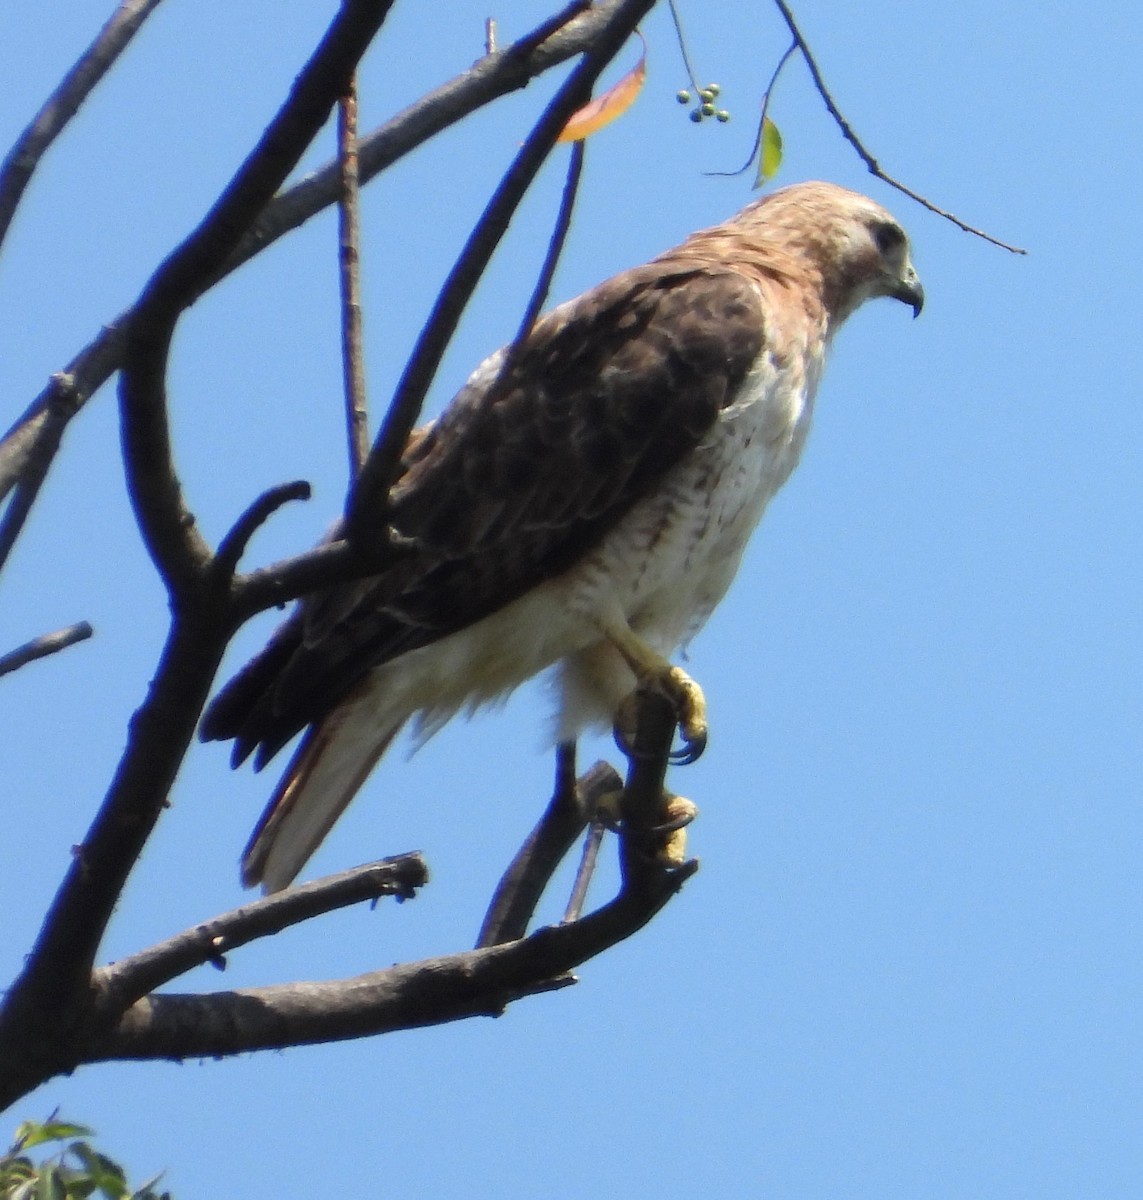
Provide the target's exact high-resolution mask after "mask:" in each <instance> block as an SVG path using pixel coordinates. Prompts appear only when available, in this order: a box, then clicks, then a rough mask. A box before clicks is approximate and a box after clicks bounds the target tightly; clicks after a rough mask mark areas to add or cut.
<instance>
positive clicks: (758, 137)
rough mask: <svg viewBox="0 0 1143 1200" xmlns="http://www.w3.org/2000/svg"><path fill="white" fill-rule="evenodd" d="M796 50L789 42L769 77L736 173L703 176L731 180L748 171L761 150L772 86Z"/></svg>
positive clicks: (795, 43)
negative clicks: (747, 152) (751, 141)
mask: <svg viewBox="0 0 1143 1200" xmlns="http://www.w3.org/2000/svg"><path fill="white" fill-rule="evenodd" d="M797 49H798V43H797V42H796V41H793V42H791V43H790V46H789V49H787V51H786V53H785V54H783V55H782V57H781V58H780V59H778V65H777V66H776V67H775V68H774V74H773V75H771V76H770V82H769V83H768V84H767V85H766V90H765V92H763V93H762V115H761V116H760V117H759V118H758V132H757V133H756V134H755V135H754V145H753V146H751V148H750V155H749V157H748V158H747V159H746V161H745V162H744V163H743V164H742V166H740V167H739V168H738V170H737V171H704V172H703V174H704V175H711V176H721V177H722V178H733V177H734V176H735V175H743V174H745V173H746V172H747V171H749V170H750V166H751V164H752V163H753V162H754V159H755V157H756V156H757V154H758V151H759V150H760V149H761V148H762V135H763V134H764V133H765V132H766V118H767V117H768V116H769V114H770V97H771V96H772V95H773V94H774V85H775V84H776V83H777V82H778V76H779V75H781V74H782V68H783V67H784V66H785V65H786V63H788V62H789V61H790V59H791V58H792V57H793V55H794V53H795V51H797Z"/></svg>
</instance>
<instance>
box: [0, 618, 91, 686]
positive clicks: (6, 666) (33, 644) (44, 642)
mask: <svg viewBox="0 0 1143 1200" xmlns="http://www.w3.org/2000/svg"><path fill="white" fill-rule="evenodd" d="M92 633H94V630H93V629H92V628H91V626H90V625H89V624H88V622H87V621H77V622H76V624H74V625H69V626H68V627H67V628H66V629H58V630H56V632H55V633H45V634H42V635H41V636H40V637H38V638H33V639H32V640H31V641H30V642H25V643H24V645H22V646H19V647H17V648H16V649H15V650H11V651H9V652H8V653H7V654H5V655H3V656H0V675H9V674H11V672H13V671H18V670H19V669H20V668H21V667H24V666H27V665H28V663H30V662H35V661H36V659H38V658H47V657H48V655H49V654H58V653H59V652H60V651H61V650H66V649H67V648H68V647H69V646H74V645H75V644H76V642H82V641H85V640H86V639H87V638H89V637H91V635H92Z"/></svg>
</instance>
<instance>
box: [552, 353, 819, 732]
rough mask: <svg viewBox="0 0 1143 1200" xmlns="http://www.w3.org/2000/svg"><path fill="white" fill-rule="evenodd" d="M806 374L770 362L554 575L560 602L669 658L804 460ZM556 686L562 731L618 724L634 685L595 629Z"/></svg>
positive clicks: (703, 616)
mask: <svg viewBox="0 0 1143 1200" xmlns="http://www.w3.org/2000/svg"><path fill="white" fill-rule="evenodd" d="M805 382H806V381H805V379H804V377H803V376H801V374H800V373H798V374H797V375H796V376H795V375H794V373H793V372H782V371H778V370H776V369H775V367H774V365H773V363H772V362H770V361H768V360H765V359H764V360H763V361H762V362H761V363H760V364H759V366H758V367H757V368H756V369H755V371H754V372H753V373H752V375H751V376H750V377H748V379H747V380H746V381H745V383H744V385H743V388H742V391H741V394H740V397H739V399H738V400H737V401H736V402H735V404H734V405H733V406H732V407H730V408H728V409H727V410H726V411H724V412H723V414H722V415H721V416H720V418H719V420H718V422H717V424H716V425H715V426H714V428H713V429H712V430H711V431H710V433H709V434H708V435H707V437H706V439H705V440H704V442H703V443H702V445H701V446H700V447H699V448H698V450H697V451H696V452H695V453H694V454H693V455H691V456H690V457H688V458H687V459H686V460H685V461H684V462H683V463H681V464H679V466H677V467H676V468H675V469H674V470H673V471H672V472H671V473H670V474H669V475H668V476H667V477H666V479H665V480H664V482H663V485H662V487H660V488H659V489H658V490H657V491H656V492H655V494H654V495H653V496H651V497H648V498H647V499H646V500H644V501H642V502H641V503H640V504H638V505H637V506H636V507H635V508H634V509H633V510H632V511H631V512H630V513H628V514H627V516H626V517H625V518H624V519H623V521H621V522H620V523H619V525H618V526H617V527H616V528H615V530H614V531H613V532H612V533H610V534H608V536H607V537H606V538H605V539H604V542H603V543H602V545H601V546H600V547H599V548H598V549H597V550H596V551H595V552H594V553H593V554H592V555H590V556H589V557H588V558H587V559H585V560H584V561H583V562H582V563H579V564H577V565H576V566H575V567H574V568H573V569H572V570H571V571H569V572H568V573H567V574H566V575H565V576H564V577H563V578H561V579H559V580H556V581H554V585H555V586H556V587H558V588H559V589H560V591H561V593H562V595H561V602H562V603H563V604H564V605H566V607H567V608H568V609H569V610H570V611H571V612H572V613H575V614H577V615H580V616H582V617H583V618H584V623H585V625H593V627H594V628H595V629H598V620H599V619H600V618H601V617H602V618H604V619H606V618H607V617H608V616H610V615H612V614H618V613H621V614H622V617H623V618H624V619H625V620H626V621H627V623H628V624H629V625H630V627H631V628H632V629H633V630H634V631H635V632H636V633H638V634H639V635H640V637H641V638H642V639H643V640H644V641H646V642H647V643H648V644H649V645H650V646H652V647H653V648H654V649H655V650H657V651H658V652H659V653H661V654H663V655H666V656H669V655H670V654H672V653H673V652H674V651H675V650H676V649H677V648H678V647H679V646H680V645H681V644H683V643H684V642H686V641H687V640H689V638H691V637H692V636H693V635H694V634H695V633H697V632H698V630H699V629H701V628H702V626H703V624H704V623H705V622H706V620H707V618H708V617H709V616H710V614H711V612H712V611H713V610H714V608H715V606H716V605H717V604H718V602H719V601H720V600H721V599H722V597H723V596H724V595H725V594H726V590H727V588H728V587H729V586H730V584H731V581H732V580H733V578H734V576H735V574H736V572H737V570H738V566H739V563H740V561H741V558H742V553H743V551H744V550H745V548H746V544H747V542H748V541H749V538H750V535H751V533H752V532H753V531H754V528H755V526H756V525H757V524H758V521H759V519H760V518H761V516H762V513H763V511H764V510H765V508H766V505H767V503H768V502H769V500H770V498H771V497H772V496H773V495H774V493H775V492H777V490H778V489H779V488H780V487H781V486H782V484H783V483H785V482H786V480H787V479H788V478H789V475H790V472H791V471H793V469H794V467H795V466H797V463H798V459H799V458H800V456H801V453H802V448H803V446H804V445H805V440H806V435H807V433H808V432H809V425H810V418H811V416H812V410H813V396H812V393H811V391H810V390H809V389H808V388H807V387H805V386H804V384H805ZM814 382H816V380H815V381H814ZM558 682H559V690H560V701H561V703H560V716H559V731H558V736H559V737H561V738H568V737H572V736H574V735H575V734H576V733H577V732H578V731H579V730H581V729H583V728H585V727H588V726H593V725H599V724H608V723H610V722H611V720H612V717H613V714H614V712H615V708H616V706H617V704H618V703H619V702H620V701H621V700H622V699H623V698H624V697H625V696H626V695H627V694H628V693H629V692H630V691H631V689H632V688H633V686H634V678H633V676H632V674H631V672H630V670H629V669H628V667H627V666H626V664H625V663H624V662H623V660H622V659H621V657H620V656H619V654H618V653H617V652H616V651H615V650H614V649H613V647H612V646H611V645H610V644H609V643H607V642H601V641H600V640H599V638H598V634H596V636H594V637H593V638H592V639H591V641H590V642H589V643H588V644H587V645H585V646H583V648H581V649H580V650H578V651H577V652H576V653H574V654H572V655H570V656H567V657H565V659H564V661H563V663H562V665H561V670H560V675H559V681H558Z"/></svg>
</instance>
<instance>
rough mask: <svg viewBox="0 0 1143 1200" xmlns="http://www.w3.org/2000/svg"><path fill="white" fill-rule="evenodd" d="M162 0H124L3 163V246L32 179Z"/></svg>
mask: <svg viewBox="0 0 1143 1200" xmlns="http://www.w3.org/2000/svg"><path fill="white" fill-rule="evenodd" d="M159 2H160V0H122V3H121V4H120V5H119V7H118V8H117V9H116V10H115V12H113V13H112V14H111V17H110V18H109V20H108V21H107V24H106V25H104V26H103V28H102V29H101V30H100V31H99V33H98V34H96V37H95V40H94V41H93V42H92V43H91V45H90V46H88V48H87V49H86V50H85V51H84V52H83V54H81V55H80V57H79V59H78V60H77V61H76V63H75V65H74V66H73V67H72V68H71V70H70V71H68V73H67V74H66V75H65V76H64V77H63V80H62V81H61V82H60V85H59V87H57V88H56V90H55V91H54V92H52V94H51V95H50V96H49V97H48V99H47V100H46V101H45V103H44V106H43V107H42V108H41V109H40V111H39V112H38V113H36V115H35V116H34V117H33V118H32V121H31V124H29V125H28V127H27V128H26V129H25V130H24V132H23V133H22V134H20V136H19V137H18V138H17V139H16V144H15V145H14V146H13V147H12V149H11V150H9V151H8V155H7V157H6V158H5V159H4V162H3V163H0V245H2V244H3V242H4V238H5V237H6V236H7V233H8V229H9V226H10V225H11V224H12V218H13V216H15V213H16V209H17V208H18V207H19V204H20V200H21V199H22V197H23V195H24V190H25V189H26V188H27V186H28V183H29V181H30V180H31V178H32V174H33V173H34V172H35V170H36V167H37V166H39V163H40V160H41V159H42V158H43V156H44V154H45V153H47V150H48V147H49V146H50V145H51V144H52V142H54V141H55V140H56V138H57V137H58V136H59V135H60V133H61V132H62V131H63V129H64V127H65V126H66V125H67V123H68V122H69V121H70V120H71V119H72V117H74V116H75V114H76V113H77V112H78V111H79V107H80V105H81V104H83V102H84V101H85V100H86V99H87V97H88V96H90V95H91V93H92V91H93V90H94V89H95V86H96V84H98V83H99V81H100V80H101V79H102V78H103V76H104V75H106V74H107V72H108V70H110V68H111V67H112V66H114V64H115V62H116V60H117V59H118V58H119V56H120V55H121V54H122V53H123V51H124V50H125V49H126V48H127V46H128V44H129V43H130V41H131V39H132V38H133V37H134V36H135V34H136V33H138V31H139V27H140V26H141V25H142V24H143V22H144V21H145V20H146V19H147V18H148V17H149V16H150V15H151V13H152V12H154V11H155V9H156V8H158V6H159Z"/></svg>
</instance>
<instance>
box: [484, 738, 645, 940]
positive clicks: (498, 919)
mask: <svg viewBox="0 0 1143 1200" xmlns="http://www.w3.org/2000/svg"><path fill="white" fill-rule="evenodd" d="M574 748H575V743H574V742H571V743H568V744H567V745H566V746H561V747H560V748H559V751H558V753H557V758H556V787H555V791H554V792H553V794H552V798H551V800H550V801H549V803H548V807H547V808H546V809H545V810H544V813H543V815H542V816H541V817H540V819H539V821H538V822H537V823H536V826H535V828H534V829H533V830H532V832H531V833H530V834H529V835H528V837H527V839H526V840H525V842H524V844H523V845H522V846H521V847H520V849H519V850H518V851H517V853H516V856H515V857H514V858H513V859H512V861H511V863H509V864H508V869H507V870H506V871H505V872H504V874H503V876H502V877H501V879H500V882H499V884H498V885H497V887H496V891H495V893H494V894H493V897H492V902H491V904H489V906H488V912H487V913H486V914H485V917H484V923H483V924H482V925H481V928H480V934H479V936H478V937H477V939H476V944H477V946H478V947H480V946H495V945H498V944H500V943H501V942H512V941H515V940H516V939H517V938H522V937H523V936H524V935H525V934H526V933H527V932H528V925H529V924H530V923H531V920H532V916H533V914H534V913H535V911H536V906H537V905H538V904H539V902H540V897H541V896H542V895H543V894H544V890H545V889H546V888H547V886H548V884H549V883H550V882H551V878H552V876H553V875H554V874H555V872H556V869H557V868H558V867H559V865H560V863H561V862H563V860H564V857H565V856H566V855H567V852H568V851H569V850H570V849H571V848H572V846H573V845H574V844H575V840H576V838H578V837H579V835H580V833H581V832H582V831H583V827H584V826H585V825H586V824H587V819H588V814H589V813H591V812H592V811H594V809H595V806H596V804H597V801H598V797H599V796H600V795H601V794H602V793H604V792H619V791H621V790H622V787H623V781H622V780H621V779H620V778H619V776H618V775H617V774H616V772H615V768H614V767H612V766H611V765H610V764H609V763H605V762H597V763H596V764H595V765H594V766H593V767H592V768H591V769H590V770H589V771H587V772H586V773H585V774H584V775H583V777H582V778H581V779H580V780H579V781H578V782H577V780H576V778H575V758H574Z"/></svg>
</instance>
